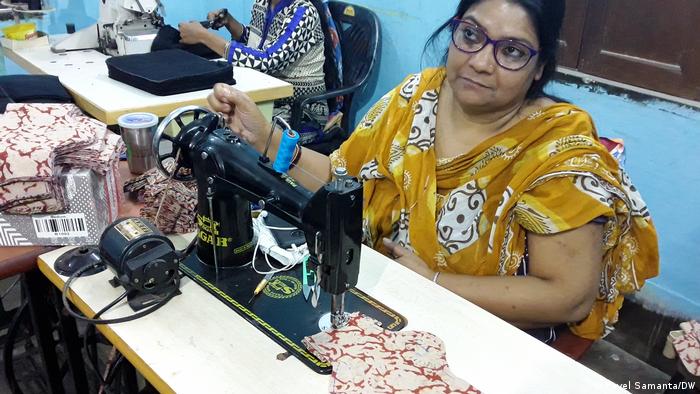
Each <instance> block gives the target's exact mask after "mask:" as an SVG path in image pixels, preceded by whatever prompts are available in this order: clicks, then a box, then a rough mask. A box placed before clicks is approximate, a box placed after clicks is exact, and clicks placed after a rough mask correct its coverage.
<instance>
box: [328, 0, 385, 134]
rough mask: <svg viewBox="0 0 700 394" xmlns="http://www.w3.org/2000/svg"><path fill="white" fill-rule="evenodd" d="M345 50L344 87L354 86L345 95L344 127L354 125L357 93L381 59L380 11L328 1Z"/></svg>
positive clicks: (341, 45)
mask: <svg viewBox="0 0 700 394" xmlns="http://www.w3.org/2000/svg"><path fill="white" fill-rule="evenodd" d="M328 6H329V8H330V11H331V15H332V16H333V20H334V21H335V24H336V28H337V30H338V35H339V36H340V47H341V50H342V53H343V86H342V87H343V88H349V87H355V90H353V92H351V93H348V94H346V95H345V97H344V101H343V107H344V112H345V115H344V119H343V128H344V129H345V130H350V129H349V127H352V125H354V112H353V111H352V110H351V104H352V98H353V95H354V93H355V92H356V91H357V90H358V89H361V88H363V87H364V86H365V85H366V84H367V81H368V80H369V77H370V75H371V73H372V70H373V69H374V68H375V65H376V64H377V63H378V61H379V51H380V26H379V19H378V18H377V15H376V14H375V13H374V12H372V11H370V10H369V9H367V8H365V7H361V6H357V5H353V4H349V3H345V2H342V1H329V2H328Z"/></svg>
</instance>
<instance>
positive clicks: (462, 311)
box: [39, 236, 625, 394]
mask: <svg viewBox="0 0 700 394" xmlns="http://www.w3.org/2000/svg"><path fill="white" fill-rule="evenodd" d="M173 239H174V243H175V244H176V247H180V248H181V247H183V246H184V245H186V244H187V240H188V238H186V237H182V236H176V237H173ZM66 250H69V248H66V249H62V250H56V251H53V252H50V253H48V254H45V255H42V256H41V257H40V263H39V269H40V270H41V271H42V273H43V274H44V275H46V276H47V277H48V278H49V280H51V282H52V283H53V284H54V285H56V286H57V287H59V288H62V287H63V284H64V280H66V278H65V277H63V276H61V275H59V274H57V273H56V272H55V271H54V269H53V262H54V261H55V260H56V258H57V257H58V256H59V255H61V254H62V253H64V252H65V251H66ZM112 276H113V274H112V273H111V272H110V271H109V270H106V271H103V272H101V273H99V274H96V275H94V276H90V277H85V278H80V279H79V280H77V281H76V282H75V284H74V286H73V287H72V292H73V295H72V296H71V299H72V300H73V302H74V303H75V304H76V306H77V307H78V308H79V309H80V310H81V311H82V312H83V313H85V314H86V315H90V316H92V315H93V314H94V311H96V310H100V309H101V308H102V307H104V306H105V305H106V304H108V303H109V302H110V301H111V300H113V299H114V298H116V297H117V296H119V295H120V294H121V292H122V291H123V290H122V289H116V288H113V287H112V286H111V285H109V284H108V283H107V281H108V280H109V279H110V278H111V277H112ZM357 287H358V288H359V289H361V290H363V291H365V292H366V293H367V294H369V295H370V296H372V297H374V298H376V299H377V300H379V301H380V302H382V303H384V304H385V305H387V306H388V307H390V308H392V309H394V310H396V311H397V312H398V313H400V314H402V315H403V316H405V317H406V319H407V321H408V325H407V327H406V328H405V330H420V331H427V332H430V333H433V334H435V335H436V336H438V337H439V338H440V339H442V340H443V341H444V342H445V345H446V349H447V361H448V363H449V365H450V369H451V370H452V371H453V372H454V373H455V374H456V375H457V376H459V377H461V378H463V379H465V380H466V381H468V382H469V383H471V384H473V385H474V386H476V387H477V388H478V389H480V390H482V391H483V392H485V393H557V394H560V393H568V394H576V393H581V394H591V393H625V391H624V390H622V389H621V388H620V387H619V386H617V385H616V384H614V383H612V382H611V381H609V380H607V379H606V378H604V377H602V376H601V375H599V374H597V373H595V372H593V371H591V370H590V369H588V368H586V367H584V366H582V365H580V364H578V363H577V362H576V361H574V360H572V359H570V358H569V357H567V356H565V355H563V354H561V353H559V352H557V351H556V350H554V349H552V348H551V347H549V346H547V345H545V344H543V343H541V342H539V341H537V340H536V339H534V338H532V337H530V336H529V335H527V334H525V333H523V332H522V331H520V330H519V329H517V328H515V327H513V326H511V325H510V324H508V323H506V322H505V321H503V320H501V319H499V318H497V317H495V316H493V315H491V314H490V313H488V312H486V311H484V310H483V309H481V308H479V307H477V306H475V305H473V304H471V303H469V302H468V301H466V300H464V299H463V298H461V297H459V296H457V295H455V294H454V293H452V292H450V291H448V290H446V289H444V288H442V287H440V286H438V285H436V284H435V283H433V282H432V281H430V280H427V279H425V278H423V277H422V276H420V275H418V274H416V273H415V272H413V271H410V270H408V269H407V268H405V267H403V266H401V265H399V264H397V263H395V262H393V261H392V260H389V259H387V258H386V257H384V256H382V255H380V254H379V253H377V252H375V251H374V250H372V249H369V248H367V247H363V249H362V260H361V269H360V278H359V283H358V285H357ZM180 290H181V291H182V294H181V295H179V296H177V297H175V298H173V299H172V300H171V301H170V302H169V303H168V304H167V305H165V306H164V307H162V308H161V309H159V310H158V311H156V312H154V313H153V314H151V315H148V316H146V317H144V318H142V319H138V320H136V321H131V322H128V323H124V324H116V325H108V326H104V325H99V326H98V329H99V330H100V331H101V332H102V333H103V334H104V335H105V337H106V338H107V339H108V340H109V341H110V342H112V343H113V344H115V346H116V347H117V348H118V349H119V351H120V352H121V353H122V354H124V356H125V357H126V358H127V359H128V360H129V361H130V362H131V363H132V364H133V365H134V366H135V367H136V368H137V369H138V370H139V371H140V372H141V373H142V374H143V375H144V377H145V378H146V379H148V381H149V382H150V383H151V384H153V385H154V387H156V389H158V390H159V391H160V392H165V393H169V392H177V393H282V392H283V393H327V392H328V389H329V385H330V383H331V382H330V377H329V376H328V375H320V374H317V373H315V372H313V371H312V370H311V369H309V368H308V367H306V366H305V365H304V364H302V363H301V362H300V361H299V360H297V359H296V358H295V357H289V358H288V359H286V360H284V361H280V360H278V359H277V355H279V354H280V353H283V352H284V349H283V348H282V347H280V346H279V345H278V344H277V343H275V342H274V341H272V340H271V339H270V338H268V337H267V336H266V335H265V334H263V333H262V332H260V331H259V330H258V329H256V328H255V327H253V326H252V325H251V324H250V323H248V322H247V321H245V320H244V319H243V318H242V317H240V316H239V315H238V314H236V313H235V312H234V311H232V310H231V309H230V308H229V307H228V306H226V305H225V304H224V303H222V302H221V301H219V300H218V299H216V298H214V296H212V295H211V294H210V293H208V292H207V291H206V290H205V289H203V288H202V287H201V286H200V285H199V284H197V283H195V282H193V281H191V280H189V279H188V278H184V279H183V280H182V283H181V286H180ZM325 307H326V308H327V307H328V306H325ZM132 313H133V312H132V311H131V310H130V309H129V308H128V306H126V305H124V304H121V305H118V306H117V307H115V308H114V309H113V310H111V311H110V312H108V313H106V314H105V315H104V318H114V317H122V316H127V315H130V314H132ZM289 318H290V319H293V318H295V316H289Z"/></svg>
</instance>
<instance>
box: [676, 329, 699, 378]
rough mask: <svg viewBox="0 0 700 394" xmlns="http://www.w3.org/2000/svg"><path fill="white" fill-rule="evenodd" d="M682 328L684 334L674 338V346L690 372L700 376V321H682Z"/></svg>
mask: <svg viewBox="0 0 700 394" xmlns="http://www.w3.org/2000/svg"><path fill="white" fill-rule="evenodd" d="M681 329H682V330H683V335H682V336H680V337H678V338H676V339H674V340H673V347H674V348H675V349H676V353H678V357H679V358H680V359H681V362H682V363H683V365H684V366H685V368H686V369H687V370H688V372H690V373H691V374H693V375H695V376H700V323H698V322H697V321H695V320H693V321H689V322H685V323H681Z"/></svg>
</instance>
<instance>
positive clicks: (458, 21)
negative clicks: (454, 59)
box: [452, 18, 540, 71]
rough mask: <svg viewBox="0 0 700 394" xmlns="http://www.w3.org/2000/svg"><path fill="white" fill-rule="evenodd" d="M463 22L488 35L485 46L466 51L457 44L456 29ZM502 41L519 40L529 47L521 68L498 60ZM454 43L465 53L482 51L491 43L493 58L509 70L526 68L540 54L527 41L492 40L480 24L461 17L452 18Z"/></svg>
mask: <svg viewBox="0 0 700 394" xmlns="http://www.w3.org/2000/svg"><path fill="white" fill-rule="evenodd" d="M462 23H466V24H469V25H471V26H473V27H474V28H475V29H477V30H479V31H480V32H481V34H483V35H484V37H486V43H484V46H483V47H481V48H479V49H478V50H476V51H473V52H469V51H466V50H464V49H462V48H460V47H459V45H457V43H456V42H455V30H457V26H459V25H460V24H462ZM501 42H517V43H518V44H520V45H522V46H524V47H525V48H527V49H528V51H530V57H529V58H528V59H527V61H526V62H525V64H523V65H522V66H521V67H519V68H508V67H506V66H504V65H502V64H501V62H499V61H498V56H496V45H498V44H499V43H501ZM452 43H453V44H454V46H455V48H457V49H458V50H460V51H462V52H464V53H477V52H480V51H481V50H482V49H484V48H486V47H487V46H488V45H489V44H491V45H492V46H493V59H494V60H495V61H496V64H498V65H499V66H501V67H502V68H504V69H506V70H509V71H519V70H522V69H523V68H525V66H527V65H528V64H529V63H530V60H532V58H533V57H535V56H537V55H539V53H540V51H538V50H536V49H533V48H530V47H529V46H528V45H526V44H525V43H522V42H520V41H516V40H510V39H507V40H492V39H491V37H489V35H488V34H486V32H485V31H484V30H482V29H481V28H480V27H479V26H476V25H475V24H474V23H472V22H471V21H465V20H464V19H460V18H453V19H452Z"/></svg>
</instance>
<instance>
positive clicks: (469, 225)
mask: <svg viewBox="0 0 700 394" xmlns="http://www.w3.org/2000/svg"><path fill="white" fill-rule="evenodd" d="M444 78H445V71H444V69H442V68H441V69H428V70H425V71H424V72H423V73H421V74H415V75H411V76H409V77H408V78H407V79H406V80H405V81H404V82H403V83H402V84H401V85H399V86H398V87H397V88H396V89H394V90H393V91H391V92H390V93H388V94H387V95H385V96H384V97H383V98H382V99H381V100H379V102H377V103H376V104H375V105H374V107H373V108H372V109H371V110H370V111H369V112H368V113H367V115H366V116H365V118H364V119H363V120H362V121H361V123H360V124H359V125H358V127H357V129H356V130H355V132H354V133H353V134H352V136H351V137H350V138H349V139H348V141H346V142H345V143H344V144H343V145H342V146H341V148H340V149H339V150H338V151H336V152H334V153H333V155H331V163H332V165H333V166H334V167H338V166H343V167H346V168H347V169H348V171H349V172H350V173H351V174H354V175H356V176H359V177H360V178H362V179H363V180H364V231H365V241H366V242H367V243H368V244H369V245H370V246H373V247H377V248H378V249H380V250H381V249H382V247H381V244H382V243H381V242H380V241H381V239H382V238H383V237H388V238H390V239H392V240H393V241H395V242H398V243H399V244H401V245H402V246H405V247H408V248H410V249H411V250H413V251H414V252H415V253H416V254H418V255H419V256H420V257H421V258H422V259H423V261H425V262H426V263H427V264H428V265H429V266H430V267H431V268H432V269H433V270H435V271H444V272H451V273H460V274H466V275H515V274H516V273H517V272H518V268H519V267H520V265H521V264H522V262H523V260H524V259H525V258H526V233H527V232H532V233H536V234H556V233H559V232H563V231H566V230H570V229H574V228H577V227H580V226H582V225H584V224H586V223H589V222H591V221H594V220H599V221H601V222H604V223H606V224H605V257H604V261H603V265H604V266H603V273H602V278H601V281H600V291H599V295H598V299H597V301H596V303H595V305H594V307H593V310H592V311H591V313H590V315H589V316H588V318H586V319H585V320H584V321H582V322H579V323H578V324H571V325H570V328H571V329H572V331H573V332H574V333H576V334H577V335H579V336H582V337H586V338H591V339H596V338H600V337H601V336H602V335H603V334H604V332H605V326H606V325H608V324H612V323H614V322H615V321H616V320H617V312H618V310H619V309H620V307H621V306H622V301H623V295H624V294H627V293H631V292H634V291H637V290H639V288H640V287H641V286H642V285H643V283H644V281H645V280H646V279H648V278H651V277H654V276H656V275H657V274H658V249H657V239H656V232H655V230H654V227H653V224H652V222H651V219H650V217H649V213H648V210H647V208H646V205H645V204H644V202H643V201H642V199H641V196H640V195H639V193H638V192H637V191H636V189H635V188H634V186H633V185H632V184H631V182H630V181H629V178H628V177H627V176H626V174H625V173H624V172H623V171H622V169H621V168H620V167H619V166H618V163H617V162H616V161H615V159H614V158H613V157H612V156H611V155H610V154H609V153H608V152H607V151H606V150H605V148H604V147H603V146H602V145H601V144H600V143H599V142H598V139H597V138H598V137H597V135H596V131H595V128H594V126H593V123H592V121H591V119H590V117H589V115H588V114H587V113H585V112H584V111H582V110H581V109H579V108H577V107H575V106H573V105H570V104H556V105H553V106H551V107H549V108H547V109H545V110H542V111H539V112H536V113H533V114H531V115H530V116H529V117H528V118H526V119H523V120H522V121H520V122H519V123H517V124H516V125H515V126H513V127H512V128H510V129H509V130H507V131H505V132H503V133H500V134H498V135H495V136H493V137H491V138H490V139H488V140H486V141H484V142H483V143H481V144H480V145H479V146H477V147H476V148H474V149H473V150H472V151H471V152H469V153H466V154H464V155H462V156H459V157H457V158H454V159H452V160H437V159H436V157H435V149H434V140H435V122H436V114H437V103H438V95H439V89H440V86H441V85H442V82H443V80H444ZM439 191H448V193H446V195H444V196H443V195H440V194H439Z"/></svg>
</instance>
